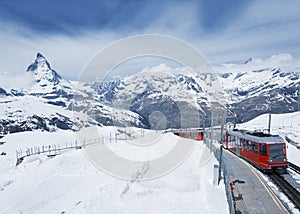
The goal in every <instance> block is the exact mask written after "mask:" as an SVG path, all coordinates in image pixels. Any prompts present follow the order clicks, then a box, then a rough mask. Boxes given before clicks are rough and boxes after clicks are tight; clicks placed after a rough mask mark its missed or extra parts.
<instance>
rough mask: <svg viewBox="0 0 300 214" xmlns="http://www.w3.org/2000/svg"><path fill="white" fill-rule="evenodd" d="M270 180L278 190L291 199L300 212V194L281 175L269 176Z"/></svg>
mask: <svg viewBox="0 0 300 214" xmlns="http://www.w3.org/2000/svg"><path fill="white" fill-rule="evenodd" d="M268 176H269V178H270V179H271V180H272V181H273V182H274V183H275V184H276V185H277V186H278V188H279V189H280V190H281V191H282V192H283V193H284V194H285V195H286V196H287V197H288V198H289V199H290V201H291V202H292V203H293V204H294V205H295V207H296V208H297V209H298V210H300V193H299V192H298V190H297V189H295V188H294V187H293V186H292V185H291V184H290V183H289V182H287V181H286V180H285V179H284V178H283V177H282V176H281V175H279V174H277V173H273V174H269V175H268Z"/></svg>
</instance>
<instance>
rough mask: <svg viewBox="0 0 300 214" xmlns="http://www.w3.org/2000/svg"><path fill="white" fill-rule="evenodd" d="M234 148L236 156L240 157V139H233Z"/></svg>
mask: <svg viewBox="0 0 300 214" xmlns="http://www.w3.org/2000/svg"><path fill="white" fill-rule="evenodd" d="M235 148H236V154H237V155H240V138H238V137H236V138H235Z"/></svg>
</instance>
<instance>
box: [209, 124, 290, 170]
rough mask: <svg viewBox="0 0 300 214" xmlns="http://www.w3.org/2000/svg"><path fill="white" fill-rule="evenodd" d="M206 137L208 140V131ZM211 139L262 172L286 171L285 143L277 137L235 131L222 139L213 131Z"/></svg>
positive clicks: (226, 133) (226, 134) (225, 134)
mask: <svg viewBox="0 0 300 214" xmlns="http://www.w3.org/2000/svg"><path fill="white" fill-rule="evenodd" d="M206 136H207V137H208V138H210V136H211V134H210V131H209V133H206ZM213 138H214V139H215V140H218V142H221V143H223V144H224V147H225V148H226V149H229V150H231V151H232V152H233V153H235V154H236V155H238V156H240V157H242V158H244V159H246V160H247V161H249V162H250V163H252V164H253V165H255V166H256V167H257V168H259V169H261V170H262V171H265V172H267V171H279V172H284V171H285V170H286V169H287V166H288V162H287V153H286V143H285V141H284V139H283V138H282V137H280V136H278V135H270V134H266V133H263V132H251V131H247V130H236V129H235V130H227V131H225V133H224V136H223V137H222V139H221V135H220V131H219V130H217V131H215V130H214V131H213Z"/></svg>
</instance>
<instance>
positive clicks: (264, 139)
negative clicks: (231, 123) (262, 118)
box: [228, 129, 284, 144]
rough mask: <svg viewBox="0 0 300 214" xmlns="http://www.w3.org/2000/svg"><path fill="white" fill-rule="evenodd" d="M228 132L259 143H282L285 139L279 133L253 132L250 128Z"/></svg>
mask: <svg viewBox="0 0 300 214" xmlns="http://www.w3.org/2000/svg"><path fill="white" fill-rule="evenodd" d="M228 134H231V135H235V136H238V137H242V138H244V139H247V140H251V141H255V142H259V143H267V144H268V143H282V142H284V139H283V138H282V137H280V136H279V135H271V134H266V133H263V132H252V131H248V130H237V129H234V130H228Z"/></svg>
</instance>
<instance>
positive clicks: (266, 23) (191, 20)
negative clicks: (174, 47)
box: [0, 0, 300, 78]
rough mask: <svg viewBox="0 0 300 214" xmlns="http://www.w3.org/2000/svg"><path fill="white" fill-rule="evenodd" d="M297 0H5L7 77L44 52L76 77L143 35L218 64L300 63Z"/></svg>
mask: <svg viewBox="0 0 300 214" xmlns="http://www.w3.org/2000/svg"><path fill="white" fill-rule="evenodd" d="M299 8H300V1H297V0H286V1H281V0H264V1H259V0H256V1H255V0H243V1H241V0H228V1H226V0H207V1H206V0H199V1H179V0H175V1H143V0H141V1H138V0H131V1H130V0H129V1H121V0H107V1H106V0H104V1H100V0H77V1H71V0H69V1H67V0H60V1H58V0H52V1H40V0H26V1H24V0H13V1H10V0H2V1H0V29H1V31H0V47H1V52H0V58H1V61H0V72H8V73H18V72H24V70H25V69H26V67H27V65H28V64H29V63H30V62H31V61H32V60H33V59H34V57H35V54H36V52H38V51H40V52H42V53H43V54H44V55H45V56H46V57H47V59H48V60H49V61H50V63H51V64H52V67H53V68H54V69H56V70H57V71H58V72H60V73H61V74H63V75H65V76H67V77H69V78H76V76H77V75H78V74H79V72H80V71H81V70H82V69H83V68H84V66H85V65H86V63H88V61H89V60H90V59H91V57H93V56H94V55H95V54H96V53H97V52H98V51H99V50H101V49H102V48H103V47H105V46H107V45H109V44H110V43H111V42H114V41H116V40H118V39H122V38H125V37H128V36H134V35H138V34H145V33H150V34H165V35H169V36H174V37H177V38H179V39H183V40H184V41H186V42H188V43H189V44H191V45H193V46H194V47H195V48H197V49H198V50H199V51H201V52H202V53H203V54H204V56H205V57H206V58H207V59H208V60H209V61H210V62H212V63H223V62H243V61H245V60H246V59H247V58H249V57H262V58H266V57H270V56H271V55H274V54H280V53H290V54H291V55H292V56H293V57H295V58H300V53H299V50H300V11H299Z"/></svg>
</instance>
